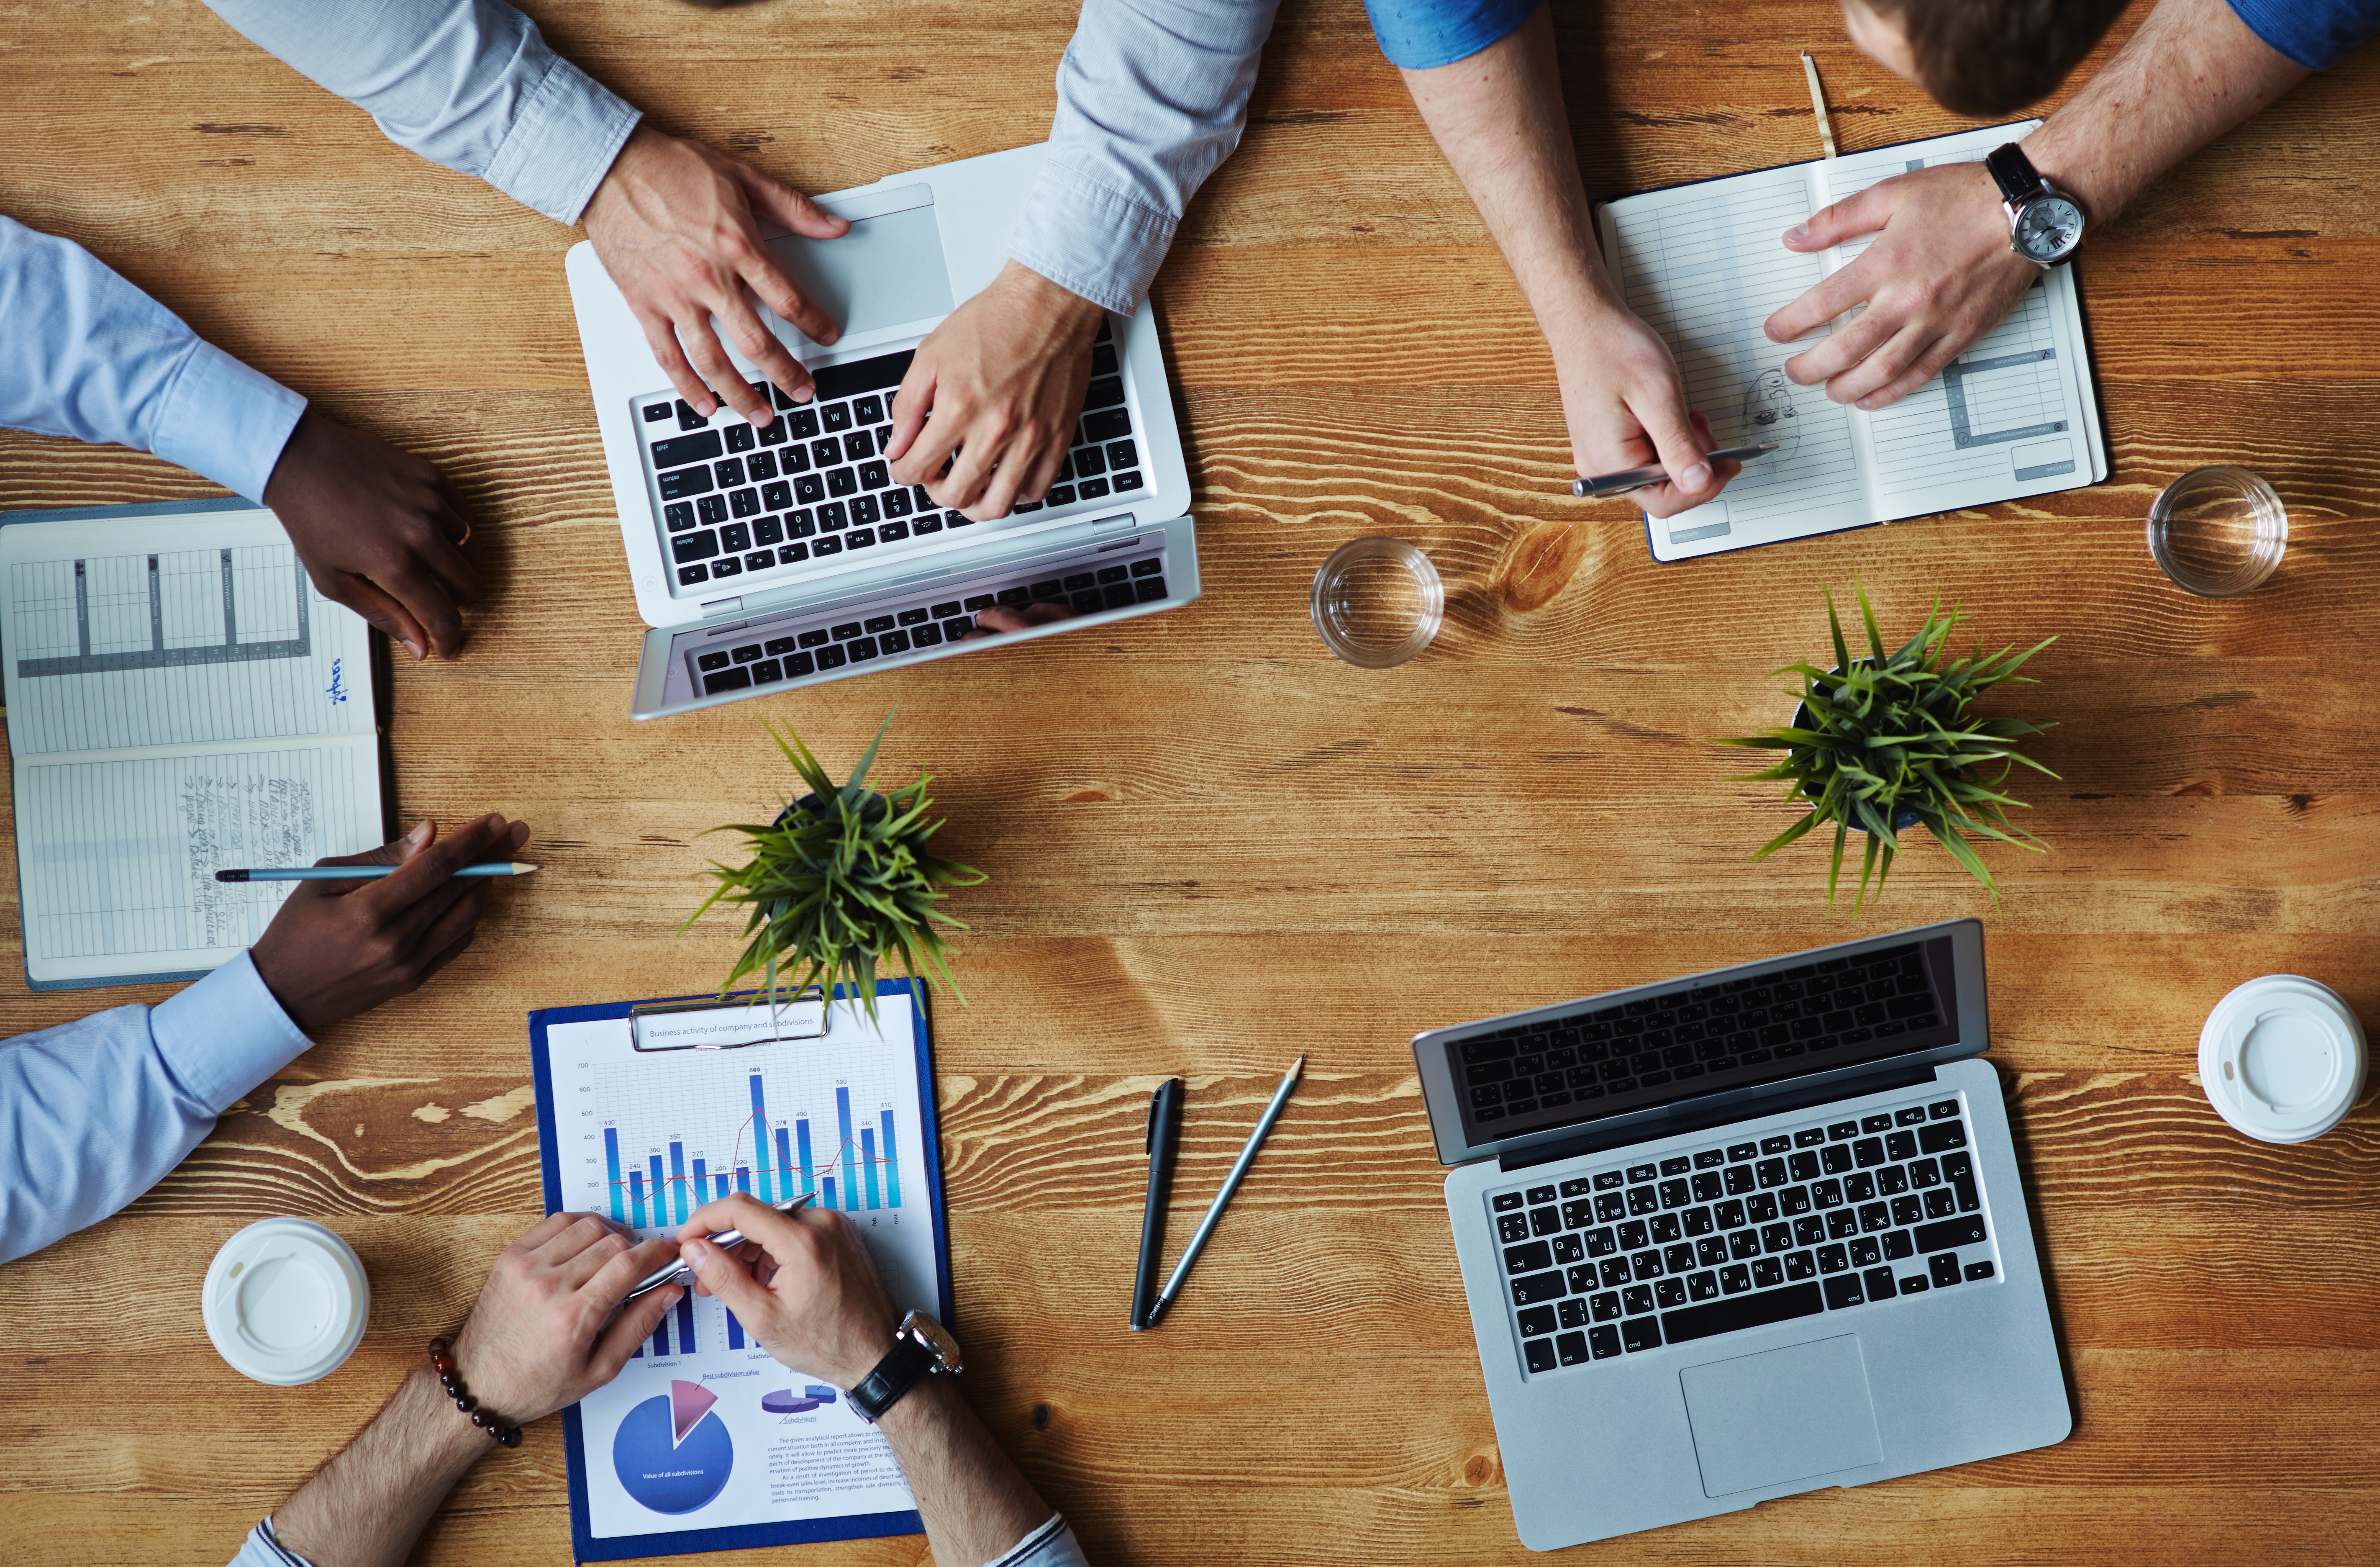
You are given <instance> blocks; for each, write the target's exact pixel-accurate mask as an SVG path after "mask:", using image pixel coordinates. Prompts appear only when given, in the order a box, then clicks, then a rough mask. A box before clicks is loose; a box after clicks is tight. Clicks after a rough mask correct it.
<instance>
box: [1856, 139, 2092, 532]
mask: <svg viewBox="0 0 2380 1567" xmlns="http://www.w3.org/2000/svg"><path fill="white" fill-rule="evenodd" d="M2039 123H2040V122H2038V121H2033V122H2028V123H2027V124H2024V125H2019V126H1990V127H1986V128H1983V129H1981V130H1973V131H1964V132H1961V133H1960V134H1959V135H1956V136H1946V137H1939V138H1937V139H1935V140H1930V141H1921V142H1915V143H1913V144H1911V145H1909V146H1905V147H1892V148H1886V149H1884V150H1882V151H1879V152H1865V153H1860V154H1858V155H1855V156H1852V157H1845V158H1840V159H1838V160H1836V161H1835V162H1834V163H1831V164H1819V165H1817V170H1818V178H1819V181H1820V184H1821V188H1822V190H1823V192H1824V193H1825V195H1826V199H1827V200H1828V201H1829V202H1832V201H1839V200H1842V199H1843V198H1844V197H1846V196H1850V195H1852V194H1854V193H1856V192H1858V191H1861V190H1864V189H1866V188H1868V187H1869V186H1872V185H1874V184H1876V183H1877V182H1878V181H1879V180H1884V179H1889V178H1891V177H1892V176H1895V175H1899V174H1905V173H1908V172H1911V171H1913V170H1915V169H1921V168H1932V167H1938V166H1940V165H1942V164H1960V163H1981V162H1982V161H1983V159H1984V157H1985V154H1987V153H1989V152H1991V151H1992V150H1993V149H1994V148H1996V147H1998V146H2000V145H2002V144H2003V143H2005V142H2007V141H2009V140H2021V139H2022V137H2024V136H2025V135H2027V134H2029V133H2030V132H2031V130H2032V129H2033V128H2034V127H2035V126H2037V125H2038V124H2039ZM1870 243H1872V240H1871V239H1868V238H1862V239H1858V240H1855V241H1853V242H1852V243H1850V244H1847V245H1844V246H1841V247H1840V248H1839V249H1838V250H1837V251H1836V253H1835V254H1834V256H1833V257H1830V258H1829V260H1830V263H1831V264H1830V267H1829V270H1830V271H1831V270H1833V269H1834V267H1835V266H1847V265H1849V264H1850V263H1851V262H1852V261H1853V260H1854V259H1855V258H1857V257H1858V256H1859V255H1860V253H1861V252H1862V251H1864V250H1865V249H1867V247H1868V245H1869V244H1870ZM1846 319H1848V318H1846ZM2081 322H2082V316H2081V310H2080V307H2079V306H2078V304H2077V302H2076V299H2075V294H2074V276H2073V269H2072V268H2071V267H2057V268H2054V269H2052V270H2051V271H2049V272H2048V273H2045V274H2043V277H2042V280H2041V281H2040V282H2038V283H2036V284H2034V286H2033V287H2031V288H2030V289H2028V290H2026V292H2025V296H2024V298H2023V300H2022V302H2021V303H2020V304H2019V305H2018V306H2017V308H2016V309H2015V310H2012V311H2011V312H2010V314H2009V317H2008V319H2007V320H2006V321H2003V322H2001V323H2000V324H1999V325H1998V327H1996V328H1994V329H1993V330H1992V331H1991V332H1990V333H1988V334H1985V336H1984V337H1983V338H1981V339H1980V340H1978V341H1977V342H1976V343H1974V344H1973V346H1970V347H1969V348H1968V349H1967V350H1966V351H1965V352H1964V353H1961V355H1960V356H1959V357H1958V358H1956V359H1954V360H1952V361H1951V363H1950V364H1949V367H1948V368H1946V369H1945V370H1943V371H1942V373H1941V374H1940V375H1938V376H1937V377H1936V378H1935V379H1934V380H1932V381H1930V382H1928V383H1926V384H1925V385H1924V386H1922V387H1920V388H1919V389H1918V390H1917V391H1916V392H1914V393H1913V394H1911V395H1909V396H1907V397H1904V398H1902V399H1901V400H1900V402H1898V403H1895V404H1894V405H1893V406H1892V407H1888V408H1885V409H1883V410H1881V411H1879V412H1876V413H1874V414H1870V415H1868V416H1866V418H1867V419H1868V420H1869V431H1870V433H1871V436H1872V439H1873V442H1874V451H1875V463H1876V492H1877V504H1879V506H1880V507H1881V508H1882V510H1881V515H1882V516H1924V515H1927V514H1930V513H1934V512H1940V511H1949V510H1952V509H1954V508H1957V507H1960V506H1972V505H1983V504H1989V503H1991V502H1994V501H2004V500H2010V499H2013V498H2015V497H2017V496H2022V495H2034V494H2042V493H2046V492H2050V491H2056V490H2070V489H2073V488H2075V487H2076V486H2078V485H2081V484H2084V483H2088V482H2090V481H2091V480H2095V479H2098V478H2103V477H2105V475H2106V463H2105V459H2104V456H2101V455H2100V454H2099V453H2098V444H2097V431H2098V420H2097V418H2096V415H2095V411H2094V410H2093V408H2092V406H2091V398H2090V395H2089V388H2088V373H2087V371H2086V370H2085V368H2084V362H2085V361H2084V356H2083V346H2082V326H2081Z"/></svg>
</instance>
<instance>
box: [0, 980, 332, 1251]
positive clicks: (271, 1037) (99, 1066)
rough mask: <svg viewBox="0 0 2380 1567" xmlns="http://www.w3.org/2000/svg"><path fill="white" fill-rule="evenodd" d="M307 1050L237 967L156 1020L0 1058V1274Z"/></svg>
mask: <svg viewBox="0 0 2380 1567" xmlns="http://www.w3.org/2000/svg"><path fill="white" fill-rule="evenodd" d="M306 1043H307V1040H306V1037H305V1036H304V1035H303V1034H300V1033H299V1032H297V1026H296V1025H294V1024H292V1023H291V1022H290V1021H289V1019H288V1017H287V1016H286V1015H285V1014H284V1013H283V1012H282V1010H281V1008H280V1006H279V1005H278V1004H277V1003H276V1002H274V1001H273V996H272V993H271V992H270V991H269V990H266V989H265V987H264V982H263V981H262V980H261V978H258V977H257V974H256V969H255V966H254V965H253V964H252V963H250V962H249V959H248V958H247V957H246V956H245V955H243V956H240V957H237V958H235V959H234V960H233V961H232V962H231V963H228V964H226V965H225V966H224V967H223V968H221V969H218V970H217V971H215V972H214V973H213V974H211V975H209V976H208V977H207V978H204V979H202V980H200V981H199V982H198V983H197V984H195V985H193V986H191V987H190V988H189V989H188V990H184V991H183V992H182V993H181V994H179V995H177V996H176V997H174V998H173V999H172V1000H170V1001H168V1002H165V1003H164V1004H163V1005H161V1006H157V1007H153V1008H152V1007H140V1006H127V1007H117V1008H115V1009H114V1010H113V1011H110V1012H103V1013H100V1014H97V1015H95V1016H91V1017H86V1018H83V1019H81V1020H79V1021H78V1022H75V1023H69V1024H66V1025H64V1026H60V1027H56V1028H50V1029H45V1030H43V1031H42V1032H41V1033H38V1034H29V1035H26V1036H23V1037H22V1038H19V1039H10V1040H7V1041H6V1043H5V1044H0V1262H6V1261H7V1260H9V1259H10V1258H13V1257H23V1256H25V1255H26V1254H28V1253H30V1252H34V1251H38V1250H40V1249H41V1248H42V1246H45V1245H49V1244H50V1243H51V1242H52V1241H55V1240H56V1239H58V1238H59V1237H60V1236H62V1235H65V1234H68V1233H72V1232H73V1231H76V1230H79V1229H81V1228H82V1227H83V1226H84V1225H86V1224H94V1223H97V1222H98V1221H100V1220H102V1219H104V1218H106V1217H107V1216H108V1215H109V1214H111V1213H114V1212H115V1210H116V1209H120V1208H122V1207H123V1206H124V1205H125V1204H127V1203H128V1202H130V1201H132V1200H133V1199H134V1198H135V1197H139V1196H140V1194H141V1193H143V1192H145V1191H147V1190H148V1189H149V1188H150V1187H151V1186H152V1185H154V1184H156V1183H157V1182H158V1181H159V1180H161V1179H163V1178H164V1175H165V1174H166V1172H169V1171H171V1170H172V1169H173V1168H174V1166H176V1164H179V1163H180V1162H181V1161H182V1157H183V1156H184V1155H185V1154H187V1153H188V1152H189V1151H190V1149H191V1148H195V1147H196V1146H197V1145H198V1143H199V1141H200V1138H202V1137H204V1136H206V1135H207V1133H208V1132H209V1131H211V1130H212V1128H213V1126H214V1123H215V1117H216V1116H217V1115H219V1114H221V1113H222V1112H223V1111H224V1110H225V1109H226V1108H227V1107H229V1106H230V1105H231V1104H232V1103H233V1102H234V1101H235V1100H237V1099H238V1098H239V1097H240V1096H241V1095H242V1094H245V1093H247V1092H248V1091H249V1089H250V1088H253V1087H255V1086H256V1085H257V1084H258V1083H259V1082H261V1080H263V1079H264V1078H265V1077H266V1076H269V1075H271V1074H272V1073H273V1072H275V1071H277V1070H279V1069H280V1068H281V1067H282V1066H284V1065H285V1064H286V1063H288V1061H289V1060H290V1058H291V1057H293V1056H295V1055H296V1054H297V1052H298V1051H302V1050H304V1049H305V1048H306Z"/></svg>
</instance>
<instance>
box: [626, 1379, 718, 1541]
mask: <svg viewBox="0 0 2380 1567" xmlns="http://www.w3.org/2000/svg"><path fill="white" fill-rule="evenodd" d="M718 1402H719V1398H718V1395H717V1394H715V1393H713V1392H712V1391H710V1389H708V1388H706V1387H703V1386H702V1385H701V1384H699V1383H697V1382H675V1381H674V1382H672V1383H671V1384H670V1391H668V1392H667V1393H665V1394H664V1393H655V1394H654V1395H653V1396H652V1397H650V1398H649V1399H647V1400H645V1402H644V1403H640V1404H638V1405H637V1407H635V1408H634V1409H631V1410H630V1411H628V1416H627V1418H626V1419H625V1420H623V1421H621V1422H620V1428H619V1430H618V1431H617V1432H616V1433H614V1435H613V1438H612V1469H613V1473H614V1474H616V1475H618V1476H620V1485H621V1487H622V1488H624V1489H625V1490H626V1491H627V1493H628V1494H629V1495H630V1496H632V1497H634V1498H636V1499H637V1501H638V1502H640V1503H642V1504H643V1505H644V1506H647V1507H650V1508H651V1509H652V1510H653V1511H654V1512H693V1511H694V1510H695V1509H696V1508H698V1507H700V1506H702V1505H703V1504H704V1503H706V1502H708V1501H710V1499H711V1498H713V1497H715V1496H717V1495H718V1494H719V1492H720V1490H721V1489H722V1488H723V1487H724V1486H725V1485H726V1484H727V1476H728V1473H729V1471H731V1470H733V1469H734V1468H735V1444H734V1443H733V1442H731V1441H729V1440H728V1439H727V1426H726V1424H725V1422H723V1421H722V1420H721V1419H720V1418H719V1415H718V1412H717V1411H716V1410H714V1409H712V1408H711V1405H712V1404H714V1403H718Z"/></svg>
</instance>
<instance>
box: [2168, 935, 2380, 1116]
mask: <svg viewBox="0 0 2380 1567" xmlns="http://www.w3.org/2000/svg"><path fill="white" fill-rule="evenodd" d="M2363 1058H2364V1050H2363V1026H2362V1024H2361V1023H2358V1022H2357V1021H2356V1018H2355V1014H2354V1013H2352V1012H2350V1010H2348V1005H2347V1003H2346V1002H2344V1001H2342V1000H2340V999H2339V996H2338V992H2337V991H2335V990H2331V989H2330V987H2329V986H2327V985H2324V984H2321V983H2318V982H2317V981H2315V980H2312V979H2306V978H2300V977H2299V976H2297V975H2294V974H2268V975H2266V976H2265V977H2264V978H2261V979H2251V980H2249V981H2248V982H2247V983H2246V984H2244V985H2242V986H2240V988H2239V989H2238V990H2233V991H2232V992H2231V993H2230V994H2229V995H2228V996H2225V997H2224V998H2223V999H2222V1000H2221V1001H2219V1002H2216V1003H2215V1010H2214V1011H2213V1012H2212V1013H2210V1014H2208V1015H2207V1019H2206V1026H2205V1027H2204V1029H2202V1030H2200V1032H2199V1036H2198V1075H2199V1080H2200V1082H2201V1083H2202V1084H2203V1085H2204V1087H2205V1089H2206V1098H2207V1099H2208V1100H2209V1102H2211V1103H2212V1104H2213V1105H2214V1106H2215V1111H2216V1114H2218V1115H2220V1116H2222V1117H2223V1119H2224V1120H2225V1121H2228V1122H2229V1123H2230V1124H2231V1125H2232V1126H2233V1127H2234V1128H2235V1129H2236V1130H2238V1131H2240V1132H2244V1133H2245V1134H2247V1135H2248V1136H2251V1137H2254V1138H2255V1139H2257V1140H2258V1141H2259V1142H2266V1143H2302V1142H2304V1141H2306V1140H2308V1139H2309V1138H2313V1137H2319V1136H2322V1135H2323V1134H2324V1133H2325V1132H2327V1131H2329V1130H2330V1129H2331V1128H2332V1127H2333V1126H2336V1125H2338V1124H2339V1122H2340V1121H2342V1120H2344V1119H2345V1118H2346V1116H2347V1112H2348V1111H2349V1109H2350V1108H2351V1107H2352V1106H2353V1105H2354V1103H2355V1100H2356V1099H2357V1097H2358V1096H2359V1095H2361V1094H2362V1092H2363Z"/></svg>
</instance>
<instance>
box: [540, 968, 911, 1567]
mask: <svg viewBox="0 0 2380 1567" xmlns="http://www.w3.org/2000/svg"><path fill="white" fill-rule="evenodd" d="M924 991H925V988H924V986H922V985H920V984H918V983H917V981H915V980H913V979H905V978H904V979H883V980H879V981H878V982H877V986H876V993H877V994H878V995H879V996H891V995H906V996H909V997H911V998H912V1000H913V1002H915V1004H914V1005H913V1006H912V1007H911V1009H910V1018H911V1023H912V1027H913V1031H914V1033H915V1036H916V1043H917V1086H918V1094H917V1115H918V1119H919V1123H920V1127H921V1136H920V1140H919V1144H918V1147H919V1151H920V1154H921V1155H922V1158H923V1161H924V1165H925V1177H926V1188H927V1199H928V1200H927V1209H928V1213H929V1217H930V1219H931V1221H932V1233H933V1249H934V1269H935V1287H936V1294H937V1297H938V1298H937V1301H936V1306H937V1307H938V1313H939V1315H940V1317H941V1320H942V1321H943V1322H944V1323H949V1322H951V1321H952V1319H953V1307H952V1301H951V1253H950V1239H949V1236H948V1233H946V1231H945V1229H944V1227H943V1220H942V1158H941V1124H940V1122H939V1120H938V1119H937V1116H936V1114H935V1105H934V1099H935V1095H934V1062H933V1047H932V1041H931V1039H930V1035H929V1027H928V1019H927V1009H926V1004H925V1002H926V998H925V993H924ZM834 993H835V995H836V997H837V998H839V999H840V998H847V997H848V995H849V994H850V993H851V992H850V988H849V987H847V986H837V987H836V988H835V991H834ZM748 994H749V993H748V992H747V993H739V994H737V995H734V996H729V997H727V998H725V1000H726V1001H727V1002H738V1001H743V1000H747V999H748ZM717 999H719V998H717V997H715V996H713V995H710V994H704V995H698V996H674V997H666V998H656V999H655V1000H654V1001H647V1002H614V1003H611V1004H607V1005H601V1006H577V1007H547V1008H542V1009H540V1010H539V1011H536V1012H532V1013H530V1014H528V1028H529V1052H530V1057H531V1064H532V1067H533V1070H534V1072H535V1075H536V1086H537V1135H538V1164H539V1169H540V1172H541V1175H542V1179H543V1184H544V1197H545V1210H546V1211H547V1212H548V1213H557V1212H560V1211H561V1210H562V1208H563V1196H562V1165H561V1158H560V1148H561V1144H560V1140H559V1137H558V1135H557V1133H556V1130H555V1114H554V1089H553V1062H552V1056H551V1053H550V1051H549V1049H548V1044H547V1033H548V1030H549V1029H550V1028H552V1027H553V1026H557V1025H562V1024H570V1023H598V1022H609V1021H613V1020H617V1019H623V1018H625V1017H627V1016H628V1015H629V1014H630V1012H631V1010H632V1009H633V1008H635V1007H638V1006H650V1005H656V1004H668V1003H671V1002H700V1001H710V1000H717ZM699 1053H700V1054H702V1055H704V1056H709V1057H711V1058H713V1059H714V1060H715V1059H717V1057H718V1056H719V1054H720V1053H721V1052H717V1051H702V1052H699ZM725 1053H726V1054H727V1055H728V1056H730V1057H732V1056H733V1055H734V1054H735V1052H734V1051H728V1052H725ZM896 1200H897V1199H896ZM656 1206H657V1207H658V1195H657V1196H656ZM787 1375H788V1376H793V1375H795V1374H794V1373H791V1372H788V1373H787ZM562 1419H563V1427H564V1431H565V1441H564V1450H565V1457H566V1459H567V1461H568V1466H569V1476H570V1535H571V1549H572V1552H573V1555H574V1557H575V1559H576V1560H577V1561H625V1560H628V1559H632V1558H636V1557H647V1556H682V1555H688V1554H691V1553H694V1552H697V1551H710V1550H745V1549H752V1548H754V1547H758V1546H772V1545H807V1544H810V1543H812V1542H815V1541H820V1540H846V1539H868V1538H873V1537H877V1536H880V1535H917V1534H923V1533H924V1532H925V1524H924V1523H923V1522H922V1521H921V1520H920V1519H919V1518H918V1516H917V1512H915V1511H905V1512H867V1513H848V1514H844V1515H842V1516H839V1517H831V1518H807V1519H797V1520H789V1521H786V1522H783V1523H775V1524H740V1525H735V1526H729V1527H723V1528H714V1529H685V1530H672V1531H669V1532H666V1533H657V1534H650V1535H634V1536H613V1537H608V1538H603V1539H598V1538H596V1537H594V1533H593V1529H592V1526H591V1523H590V1518H589V1505H588V1492H587V1467H586V1466H587V1452H586V1447H587V1443H586V1431H585V1428H584V1424H583V1422H582V1420H581V1418H580V1415H579V1408H578V1406H577V1404H573V1405H571V1406H570V1407H569V1408H567V1409H565V1410H564V1411H563V1412H562Z"/></svg>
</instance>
